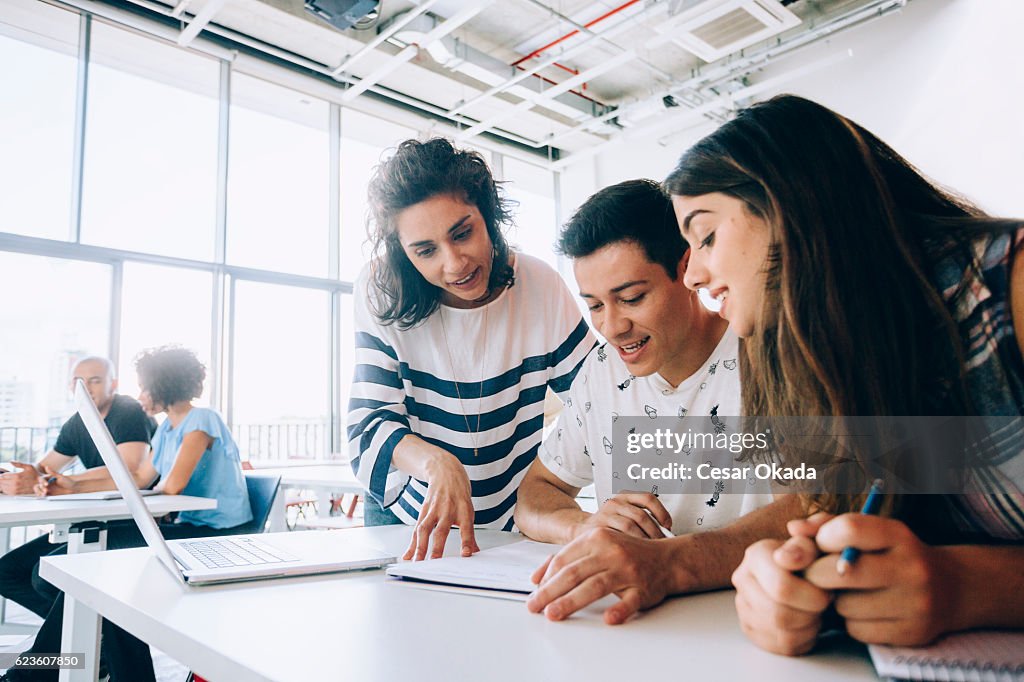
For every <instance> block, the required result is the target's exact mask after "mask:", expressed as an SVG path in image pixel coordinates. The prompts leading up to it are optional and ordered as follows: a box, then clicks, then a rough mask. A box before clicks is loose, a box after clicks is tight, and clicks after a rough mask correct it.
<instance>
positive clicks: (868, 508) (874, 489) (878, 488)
mask: <svg viewBox="0 0 1024 682" xmlns="http://www.w3.org/2000/svg"><path fill="white" fill-rule="evenodd" d="M884 488H885V483H884V482H883V481H882V479H880V478H876V479H875V480H874V482H873V483H872V484H871V490H869V491H868V498H867V499H866V500H864V506H863V507H862V508H861V510H860V513H861V514H870V515H875V514H877V513H878V510H879V509H881V508H882V490H883V489H884ZM859 556H860V550H859V549H857V548H856V547H849V546H848V547H845V548H844V549H843V553H842V554H840V555H839V560H838V561H836V573H838V574H839V575H846V572H847V571H848V570H850V567H851V566H853V564H854V563H856V561H857V557H859Z"/></svg>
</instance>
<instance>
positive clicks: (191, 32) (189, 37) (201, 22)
mask: <svg viewBox="0 0 1024 682" xmlns="http://www.w3.org/2000/svg"><path fill="white" fill-rule="evenodd" d="M225 2H227V0H208V2H207V3H206V4H205V5H203V8H202V9H201V10H199V13H198V14H196V16H195V18H193V19H192V21H190V22H188V26H186V27H185V28H184V29H182V31H181V35H179V36H178V45H180V46H181V47H185V46H186V45H188V44H189V43H191V42H192V41H193V40H195V38H196V36H197V35H199V32H200V31H202V30H203V29H204V28H206V26H207V25H208V24H209V23H210V21H211V20H213V17H214V16H215V15H216V14H217V12H219V11H220V9H221V7H223V6H224V3H225ZM179 16H180V14H179Z"/></svg>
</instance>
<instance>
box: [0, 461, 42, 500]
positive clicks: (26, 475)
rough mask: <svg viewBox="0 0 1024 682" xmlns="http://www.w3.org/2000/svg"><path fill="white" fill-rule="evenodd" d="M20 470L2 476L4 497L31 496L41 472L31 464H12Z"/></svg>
mask: <svg viewBox="0 0 1024 682" xmlns="http://www.w3.org/2000/svg"><path fill="white" fill-rule="evenodd" d="M11 464H12V465H14V466H16V467H18V470H17V471H15V472H12V473H9V474H3V475H2V476H0V493H3V494H4V495H31V494H32V493H33V492H34V488H35V485H36V479H37V478H38V477H39V472H38V471H37V470H36V468H35V467H34V466H32V465H31V464H26V463H24V462H11Z"/></svg>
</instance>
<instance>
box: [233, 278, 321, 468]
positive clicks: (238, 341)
mask: <svg viewBox="0 0 1024 682" xmlns="http://www.w3.org/2000/svg"><path fill="white" fill-rule="evenodd" d="M234 309H235V326H234V342H233V344H232V346H233V353H234V370H233V373H232V377H231V391H232V406H233V407H232V422H233V425H234V427H235V430H236V431H235V432H236V434H237V435H236V438H237V439H238V445H239V447H240V448H241V449H242V454H243V456H248V457H251V458H260V457H263V458H276V457H314V456H319V457H324V456H326V455H327V449H328V443H329V441H330V439H329V435H328V431H327V425H328V423H329V415H330V413H331V410H330V407H329V405H328V397H329V390H330V366H329V362H328V360H329V355H328V354H329V347H328V343H329V337H328V319H329V311H330V300H329V296H328V294H327V292H325V291H316V290H310V289H300V288H298V287H290V286H280V285H276V284H265V283H262V282H249V281H239V282H237V283H236V285H235V302H234Z"/></svg>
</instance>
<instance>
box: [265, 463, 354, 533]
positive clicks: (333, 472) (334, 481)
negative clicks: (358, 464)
mask: <svg viewBox="0 0 1024 682" xmlns="http://www.w3.org/2000/svg"><path fill="white" fill-rule="evenodd" d="M245 473H246V475H247V476H248V475H253V476H280V477H281V488H280V489H279V490H278V491H277V495H276V496H275V497H274V503H273V506H272V507H271V510H270V530H271V531H283V530H287V529H288V522H287V510H286V509H285V494H286V492H285V491H286V489H287V488H295V489H299V490H313V491H315V492H316V493H317V497H318V500H319V504H318V505H317V514H318V515H319V516H320V517H321V518H328V517H329V516H330V515H331V495H332V494H334V493H341V494H344V495H348V494H352V495H362V494H363V486H362V485H361V484H360V483H359V481H358V480H357V479H356V477H355V474H353V473H352V467H351V466H349V464H348V462H330V463H320V464H303V465H290V466H276V467H263V468H257V469H247V470H246V471H245Z"/></svg>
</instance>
